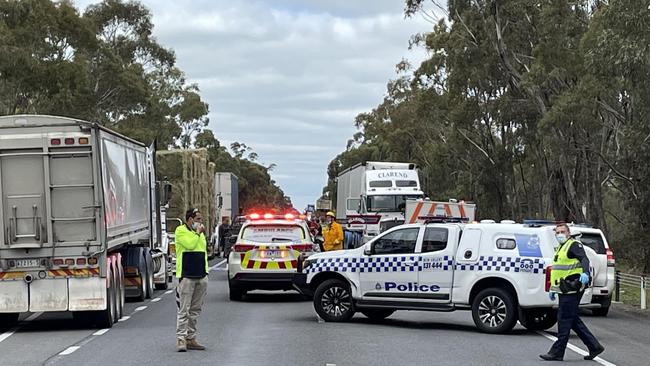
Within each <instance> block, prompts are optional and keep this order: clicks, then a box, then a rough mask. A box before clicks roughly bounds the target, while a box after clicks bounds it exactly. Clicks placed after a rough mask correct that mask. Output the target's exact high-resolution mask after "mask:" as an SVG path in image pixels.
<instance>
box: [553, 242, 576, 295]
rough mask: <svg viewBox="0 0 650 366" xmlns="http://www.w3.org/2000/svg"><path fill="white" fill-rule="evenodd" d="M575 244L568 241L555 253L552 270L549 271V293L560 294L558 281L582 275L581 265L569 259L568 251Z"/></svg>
mask: <svg viewBox="0 0 650 366" xmlns="http://www.w3.org/2000/svg"><path fill="white" fill-rule="evenodd" d="M575 242H576V241H575V240H573V239H569V240H567V241H566V242H565V243H564V244H563V245H561V246H560V247H559V248H558V250H557V251H556V252H555V258H554V259H553V270H552V271H551V291H555V292H559V293H562V291H561V290H560V280H562V279H564V278H567V277H568V276H571V275H574V274H581V273H582V265H581V263H580V261H579V260H577V259H575V258H569V249H570V248H571V245H573V243H575ZM575 292H576V291H571V292H567V293H575Z"/></svg>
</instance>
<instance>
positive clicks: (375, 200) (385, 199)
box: [366, 195, 422, 212]
mask: <svg viewBox="0 0 650 366" xmlns="http://www.w3.org/2000/svg"><path fill="white" fill-rule="evenodd" d="M418 198H422V196H420V195H378V196H368V197H367V199H366V208H367V210H368V212H402V211H404V209H405V208H406V200H407V199H418Z"/></svg>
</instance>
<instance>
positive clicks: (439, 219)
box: [418, 216, 469, 224]
mask: <svg viewBox="0 0 650 366" xmlns="http://www.w3.org/2000/svg"><path fill="white" fill-rule="evenodd" d="M418 220H424V222H425V223H426V224H432V223H454V222H461V223H462V222H469V218H467V217H448V216H419V217H418Z"/></svg>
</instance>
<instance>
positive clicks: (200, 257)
mask: <svg viewBox="0 0 650 366" xmlns="http://www.w3.org/2000/svg"><path fill="white" fill-rule="evenodd" d="M175 235H176V236H175V240H176V277H178V286H176V305H177V306H178V316H177V320H176V348H177V350H178V352H186V351H187V350H188V349H189V350H204V349H205V347H204V346H202V345H201V344H199V343H198V342H197V341H196V320H197V318H198V317H199V314H201V308H202V307H203V299H204V298H205V294H206V292H207V288H208V277H207V276H208V272H209V270H208V251H207V243H206V240H205V226H204V225H203V216H202V215H201V212H199V210H198V209H196V208H190V209H189V210H187V212H186V213H185V224H184V225H180V226H178V227H177V228H176V231H175Z"/></svg>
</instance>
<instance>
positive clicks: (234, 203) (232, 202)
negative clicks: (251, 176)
mask: <svg viewBox="0 0 650 366" xmlns="http://www.w3.org/2000/svg"><path fill="white" fill-rule="evenodd" d="M214 193H215V199H216V202H215V207H216V211H217V214H216V223H215V224H216V227H215V228H214V230H213V233H212V237H211V243H212V246H213V247H215V248H218V246H219V240H220V238H219V227H220V226H221V223H222V222H223V219H224V218H225V217H227V218H228V220H229V221H230V224H231V226H232V224H233V223H234V221H235V218H236V217H237V216H239V180H238V178H237V176H236V175H234V174H232V173H228V172H217V173H216V174H215V176H214ZM230 232H234V231H233V230H232V228H231V230H230ZM234 233H236V232H234ZM227 241H228V238H226V242H227ZM217 251H218V249H217ZM224 252H225V250H224ZM224 256H226V255H224ZM226 257H227V256H226Z"/></svg>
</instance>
